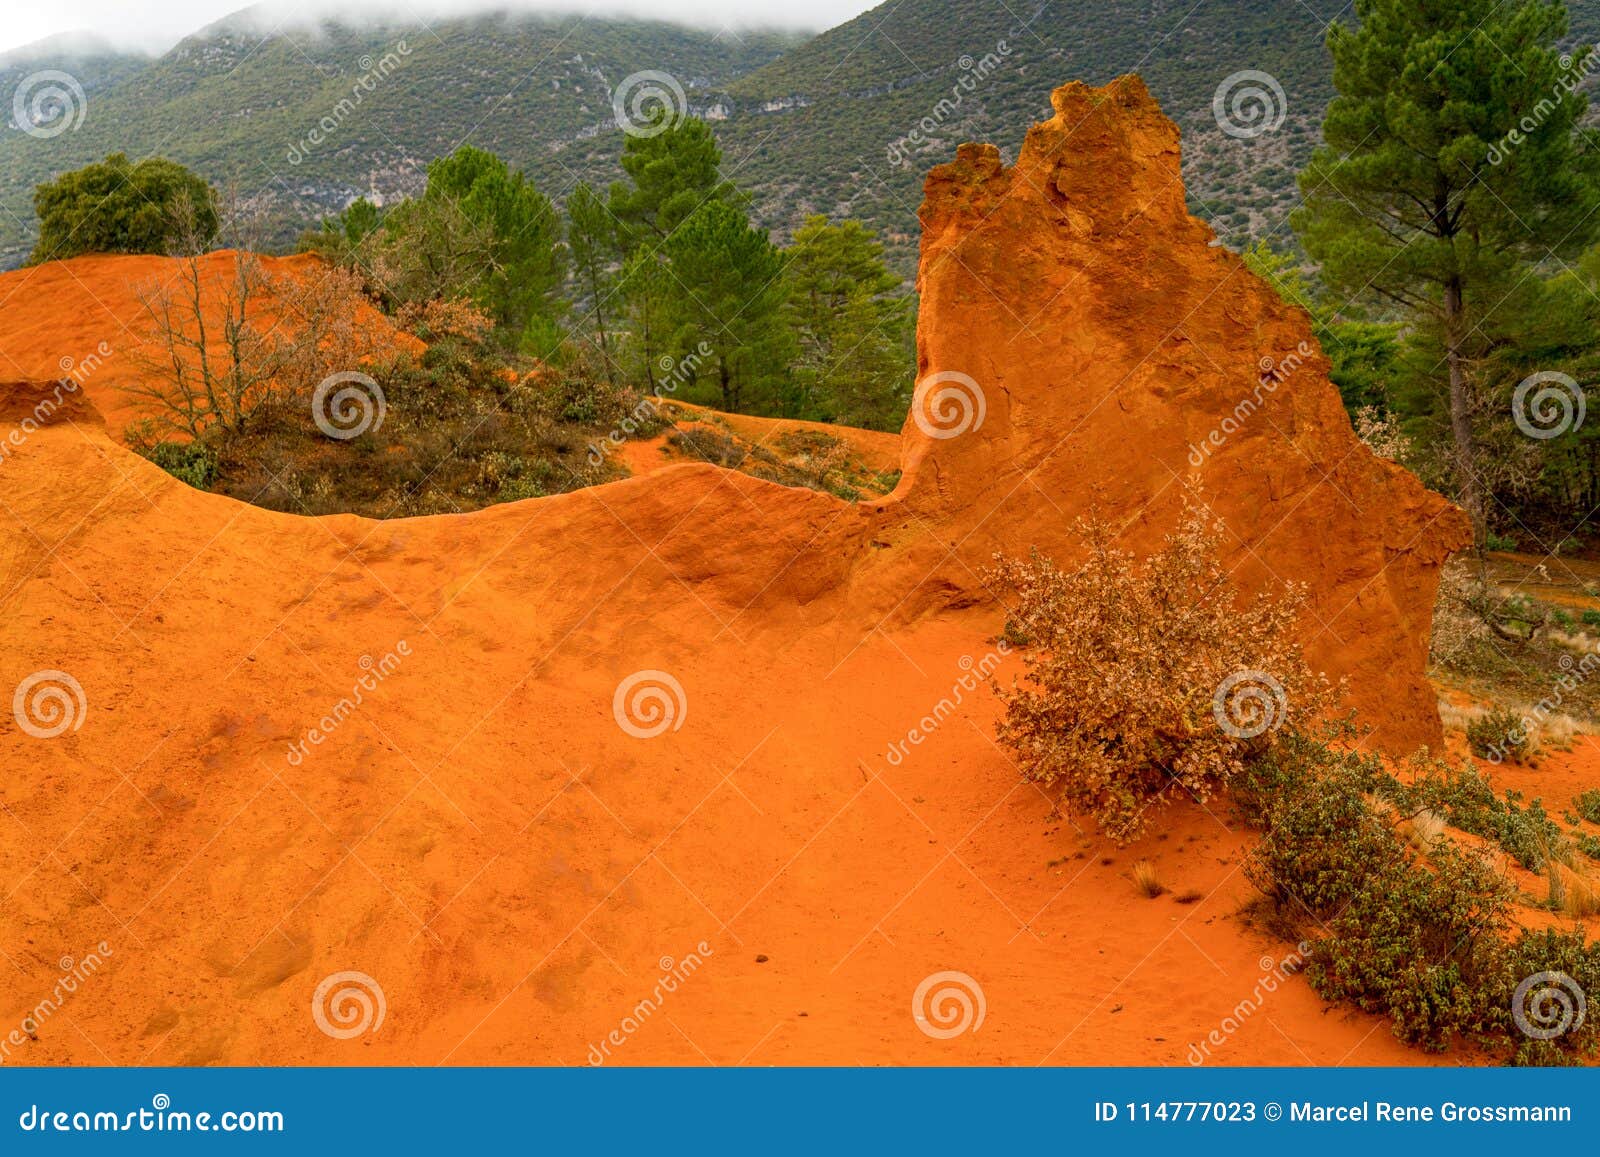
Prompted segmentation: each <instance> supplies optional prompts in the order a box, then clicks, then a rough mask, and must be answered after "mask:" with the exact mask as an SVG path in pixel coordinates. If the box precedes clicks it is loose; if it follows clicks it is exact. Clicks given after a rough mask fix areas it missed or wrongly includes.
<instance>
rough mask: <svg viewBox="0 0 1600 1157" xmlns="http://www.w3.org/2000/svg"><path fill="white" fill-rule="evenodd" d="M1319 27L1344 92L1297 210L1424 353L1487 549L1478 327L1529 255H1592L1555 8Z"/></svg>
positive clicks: (1520, 2) (1574, 101)
mask: <svg viewBox="0 0 1600 1157" xmlns="http://www.w3.org/2000/svg"><path fill="white" fill-rule="evenodd" d="M1355 8H1356V17H1357V19H1358V21H1359V24H1358V26H1356V27H1350V26H1347V25H1343V24H1337V23H1336V24H1334V25H1332V26H1330V28H1329V30H1328V48H1329V51H1330V52H1331V53H1332V55H1333V63H1334V75H1333V80H1334V86H1335V88H1336V89H1337V90H1338V96H1336V97H1335V98H1334V100H1333V102H1332V103H1331V104H1330V105H1329V106H1328V113H1327V119H1326V120H1325V122H1324V124H1323V140H1324V144H1323V145H1322V147H1320V148H1319V149H1318V150H1317V151H1316V153H1315V154H1314V155H1313V157H1312V160H1311V162H1310V164H1309V165H1308V166H1307V168H1306V170H1305V171H1304V172H1303V173H1302V174H1301V176H1300V188H1301V191H1302V193H1303V194H1304V197H1305V203H1304V205H1303V206H1302V207H1301V209H1299V210H1298V211H1297V212H1296V213H1295V214H1294V217H1293V222H1294V225H1295V228H1296V230H1297V231H1298V232H1299V234H1300V238H1301V241H1302V243H1303V244H1304V246H1305V248H1306V251H1307V252H1308V253H1309V254H1310V255H1311V256H1312V257H1313V258H1314V259H1315V260H1316V261H1318V262H1320V264H1321V270H1322V276H1323V277H1324V279H1325V280H1326V281H1327V283H1328V285H1329V287H1330V288H1331V289H1333V290H1334V291H1335V292H1336V293H1339V294H1345V295H1351V296H1361V297H1371V298H1377V299H1380V300H1383V301H1385V302H1387V303H1389V304H1390V305H1392V306H1393V307H1394V308H1395V309H1397V310H1398V311H1399V312H1400V313H1401V315H1402V316H1403V317H1404V318H1405V319H1406V320H1407V321H1408V322H1409V323H1410V324H1411V325H1412V326H1413V328H1414V332H1415V334H1416V335H1417V336H1418V337H1419V338H1427V339H1429V340H1432V341H1434V342H1435V343H1436V348H1437V351H1438V354H1439V357H1438V365H1439V366H1440V372H1439V374H1438V379H1439V381H1440V388H1441V390H1442V392H1443V393H1444V395H1445V396H1446V397H1447V399H1448V412H1449V423H1450V430H1449V457H1450V463H1451V473H1452V475H1453V477H1454V479H1455V484H1456V492H1457V494H1458V496H1459V498H1460V500H1461V503H1462V505H1463V506H1465V507H1466V509H1467V512H1468V514H1469V515H1470V516H1471V518H1472V522H1473V526H1474V531H1475V534H1476V537H1477V541H1478V542H1479V543H1480V544H1481V543H1482V542H1483V541H1484V535H1485V529H1486V516H1487V504H1488V499H1489V495H1488V493H1487V491H1486V488H1485V486H1484V484H1483V479H1482V475H1483V471H1482V464H1481V462H1480V455H1479V431H1478V429H1477V428H1476V423H1475V414H1476V413H1477V412H1478V411H1479V406H1478V405H1477V404H1476V402H1475V399H1474V385H1475V382H1474V373H1473V366H1472V360H1473V357H1474V352H1475V351H1474V345H1475V335H1476V334H1478V333H1481V331H1482V329H1483V327H1484V326H1485V325H1486V324H1488V323H1489V317H1488V315H1489V314H1491V313H1492V312H1493V311H1494V310H1495V308H1496V304H1497V301H1499V300H1500V299H1502V298H1503V297H1504V296H1505V294H1506V293H1507V292H1509V290H1510V289H1511V288H1512V287H1514V286H1515V285H1516V284H1517V283H1518V282H1519V279H1522V278H1524V277H1525V276H1526V274H1527V273H1528V270H1529V266H1530V264H1531V263H1535V262H1540V261H1546V260H1549V259H1552V258H1553V259H1557V260H1565V259H1567V258H1570V257H1572V256H1575V255H1576V254H1578V253H1579V252H1581V251H1582V250H1583V249H1585V248H1586V247H1587V245H1588V244H1589V242H1590V241H1591V240H1592V239H1593V236H1594V234H1595V230H1596V227H1597V226H1600V218H1597V217H1596V216H1595V214H1594V209H1595V207H1596V188H1597V183H1596V166H1595V161H1596V154H1595V153H1594V152H1593V151H1591V150H1589V149H1587V148H1585V147H1583V142H1582V141H1581V140H1580V134H1579V130H1578V124H1579V121H1580V119H1581V118H1582V115H1583V112H1584V109H1585V107H1586V104H1587V102H1586V100H1585V99H1584V98H1583V97H1582V96H1581V95H1580V94H1579V93H1578V92H1576V91H1575V85H1576V83H1577V81H1578V80H1579V79H1580V78H1581V77H1582V76H1583V75H1584V74H1585V73H1586V72H1587V70H1588V67H1589V66H1588V63H1587V61H1588V57H1589V52H1590V51H1591V50H1589V49H1587V48H1585V49H1580V50H1577V51H1575V52H1574V53H1572V55H1571V56H1570V57H1566V56H1563V55H1562V54H1561V53H1560V52H1559V51H1558V50H1557V48H1556V47H1555V46H1556V43H1557V41H1558V40H1560V38H1561V37H1563V36H1564V35H1565V34H1566V31H1567V18H1566V10H1565V8H1564V7H1563V5H1562V4H1560V3H1559V2H1551V0H1356V5H1355Z"/></svg>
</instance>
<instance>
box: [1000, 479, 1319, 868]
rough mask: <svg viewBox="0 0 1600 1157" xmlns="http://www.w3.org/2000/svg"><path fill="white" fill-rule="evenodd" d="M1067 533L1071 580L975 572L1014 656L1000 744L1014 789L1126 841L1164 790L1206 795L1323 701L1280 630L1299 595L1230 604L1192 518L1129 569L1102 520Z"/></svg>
mask: <svg viewBox="0 0 1600 1157" xmlns="http://www.w3.org/2000/svg"><path fill="white" fill-rule="evenodd" d="M1078 529H1079V531H1080V533H1081V534H1082V535H1083V537H1084V539H1085V540H1086V542H1087V544H1088V547H1089V554H1088V559H1087V561H1085V562H1084V564H1083V565H1082V566H1081V567H1080V568H1079V569H1078V570H1076V571H1072V572H1064V571H1062V570H1060V569H1058V568H1057V567H1056V566H1055V565H1054V564H1053V563H1052V562H1051V561H1050V560H1049V559H1047V558H1044V557H1042V556H1040V555H1039V554H1038V553H1037V552H1035V553H1034V554H1033V555H1032V556H1031V557H1029V558H1028V559H1010V558H1005V557H1004V556H999V555H997V556H996V565H995V566H994V568H993V569H992V570H991V571H990V572H988V576H987V577H988V579H989V581H990V582H991V583H992V584H994V585H995V586H996V588H997V589H998V590H1000V591H1001V592H1003V593H1004V594H1005V595H1006V596H1009V597H1008V600H1007V601H1008V602H1011V603H1012V610H1011V612H1010V615H1009V617H1008V619H1007V622H1006V637H1007V638H1013V639H1019V640H1023V641H1025V643H1026V644H1027V647H1028V649H1027V650H1026V651H1025V653H1024V661H1025V663H1026V668H1027V670H1026V674H1025V675H1024V677H1023V679H1024V681H1023V683H1022V684H1014V685H1013V686H1012V687H1011V688H1010V689H1002V688H997V691H998V692H999V694H1000V695H1001V697H1002V699H1003V700H1004V701H1005V705H1006V714H1005V716H1004V718H1003V719H1002V721H1001V723H1000V726H999V735H1000V738H1001V740H1002V741H1003V742H1005V743H1006V744H1007V745H1008V746H1009V747H1010V748H1011V749H1012V750H1013V751H1014V752H1015V753H1016V757H1017V761H1018V764H1019V766H1020V767H1021V770H1022V773H1023V775H1024V777H1025V778H1027V779H1029V780H1031V781H1033V782H1035V783H1039V784H1041V785H1043V786H1045V787H1046V788H1047V789H1049V788H1053V789H1055V791H1056V792H1057V793H1058V795H1059V799H1060V802H1061V804H1063V805H1065V806H1066V807H1067V808H1068V809H1070V810H1073V811H1079V812H1083V813H1087V814H1088V815H1090V816H1092V817H1093V818H1094V819H1095V820H1096V821H1097V822H1098V823H1099V825H1100V827H1101V828H1102V829H1103V830H1104V831H1105V832H1106V833H1107V834H1108V835H1110V836H1112V837H1113V838H1114V839H1117V840H1118V841H1121V842H1124V843H1125V842H1127V841H1129V840H1132V839H1135V838H1137V837H1138V836H1139V835H1141V834H1142V833H1143V832H1144V830H1145V827H1146V825H1147V822H1148V821H1147V813H1148V811H1149V809H1150V808H1151V807H1152V806H1153V805H1154V804H1155V803H1157V802H1160V801H1162V800H1164V799H1165V797H1166V796H1167V794H1168V793H1169V792H1171V791H1172V790H1174V789H1178V790H1182V791H1184V792H1186V793H1188V794H1189V795H1191V796H1193V797H1194V798H1196V799H1198V800H1201V801H1205V800H1207V799H1209V798H1210V797H1211V796H1212V795H1213V794H1214V793H1215V792H1216V791H1217V790H1218V789H1219V788H1221V787H1222V786H1223V785H1224V784H1226V783H1227V781H1228V780H1229V778H1230V777H1232V776H1233V775H1234V774H1235V773H1237V772H1238V771H1240V770H1241V769H1242V767H1243V766H1244V761H1245V760H1246V759H1247V758H1248V757H1250V756H1251V755H1252V754H1259V753H1260V752H1262V751H1264V750H1266V749H1267V748H1269V747H1270V746H1271V745H1272V744H1273V743H1274V742H1275V739H1276V737H1277V735H1278V734H1279V733H1280V730H1281V729H1283V728H1285V727H1286V726H1287V727H1293V726H1296V725H1300V724H1304V723H1308V722H1310V721H1312V720H1314V719H1316V718H1317V717H1319V716H1322V715H1324V714H1326V713H1327V712H1328V711H1329V710H1330V709H1331V708H1332V707H1333V705H1334V702H1335V700H1336V695H1335V694H1334V691H1333V689H1331V688H1330V687H1329V685H1328V682H1327V680H1326V679H1324V678H1322V677H1321V676H1319V675H1314V674H1313V673H1312V672H1311V670H1310V669H1309V668H1308V667H1307V665H1306V662H1305V660H1304V658H1303V657H1302V655H1301V652H1300V648H1299V646H1298V645H1297V644H1296V643H1295V642H1294V641H1293V638H1292V635H1291V631H1292V628H1293V626H1294V624H1295V622H1296V619H1297V617H1298V615H1299V611H1300V609H1301V607H1302V605H1303V602H1304V597H1305V596H1304V592H1303V591H1302V590H1300V589H1298V588H1294V587H1289V588H1285V589H1283V590H1281V591H1279V592H1277V593H1276V594H1269V593H1263V594H1261V595H1259V596H1258V597H1256V598H1254V599H1251V600H1244V599H1241V598H1240V597H1239V595H1238V592H1237V591H1236V590H1235V589H1234V587H1233V584H1232V583H1231V581H1230V579H1229V577H1228V574H1227V572H1226V570H1225V569H1224V568H1223V566H1222V564H1221V562H1220V560H1219V557H1218V551H1217V545H1218V540H1219V532H1220V528H1218V527H1213V526H1212V525H1211V524H1210V523H1209V521H1208V520H1207V518H1206V517H1205V515H1204V513H1203V512H1202V511H1200V510H1199V509H1195V508H1191V509H1190V510H1188V511H1187V512H1186V513H1185V515H1184V517H1183V519H1182V521H1181V522H1180V524H1179V526H1178V528H1177V529H1176V530H1175V531H1174V532H1173V533H1172V534H1170V535H1168V536H1167V537H1166V539H1165V544H1164V546H1163V547H1162V549H1160V550H1159V551H1157V552H1156V553H1154V554H1152V555H1150V556H1149V557H1148V558H1146V559H1143V560H1135V559H1134V558H1133V557H1132V556H1131V555H1129V554H1127V553H1126V552H1124V551H1120V550H1117V549H1116V548H1115V547H1114V546H1113V545H1112V542H1113V531H1112V528H1111V527H1110V526H1109V525H1108V524H1106V523H1105V522H1102V521H1098V520H1087V521H1082V522H1080V523H1079V524H1078Z"/></svg>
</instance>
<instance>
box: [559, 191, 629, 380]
mask: <svg viewBox="0 0 1600 1157" xmlns="http://www.w3.org/2000/svg"><path fill="white" fill-rule="evenodd" d="M567 219H568V222H569V224H568V229H567V247H568V249H569V250H570V251H571V254H572V268H573V273H574V274H575V275H576V278H577V292H578V297H579V303H578V304H579V308H580V309H582V310H583V321H582V322H581V323H580V324H581V325H582V327H583V328H584V329H587V330H589V331H590V332H591V333H593V335H594V342H595V345H596V347H597V348H598V349H599V351H600V360H601V361H602V362H603V363H604V364H605V373H606V380H607V381H608V382H610V383H611V384H612V385H615V384H616V381H617V376H616V352H615V350H614V349H613V337H612V334H611V325H612V324H613V323H614V320H615V317H616V313H617V311H618V309H620V307H621V303H620V302H618V301H615V300H614V298H615V297H616V295H617V278H618V269H617V265H618V261H619V258H620V253H621V250H620V246H619V244H618V240H617V219H616V218H615V217H614V216H612V213H611V210H610V209H608V208H607V207H606V204H605V202H604V201H602V200H601V199H600V197H599V196H598V195H597V194H596V193H595V191H594V190H593V189H591V188H590V187H589V186H588V185H586V184H584V183H583V182H582V181H580V182H578V184H577V186H576V187H575V188H574V189H573V190H572V193H571V194H570V195H569V196H568V197H567Z"/></svg>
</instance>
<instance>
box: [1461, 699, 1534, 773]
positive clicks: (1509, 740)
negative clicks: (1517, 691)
mask: <svg viewBox="0 0 1600 1157" xmlns="http://www.w3.org/2000/svg"><path fill="white" fill-rule="evenodd" d="M1467 748H1468V750H1470V751H1471V752H1472V754H1473V755H1476V756H1477V757H1478V758H1479V759H1487V760H1490V761H1491V762H1493V763H1502V762H1504V761H1506V760H1510V761H1511V762H1512V763H1522V762H1524V761H1525V760H1526V759H1527V757H1528V756H1529V755H1530V754H1531V753H1532V751H1533V737H1532V736H1530V735H1529V734H1528V733H1527V730H1526V729H1525V728H1524V727H1523V726H1522V717H1521V716H1520V715H1518V714H1517V713H1516V712H1515V711H1511V710H1508V709H1506V708H1497V709H1496V710H1494V711H1490V712H1489V713H1488V714H1486V715H1484V716H1482V717H1481V718H1478V719H1474V720H1472V722H1470V723H1468V724H1467Z"/></svg>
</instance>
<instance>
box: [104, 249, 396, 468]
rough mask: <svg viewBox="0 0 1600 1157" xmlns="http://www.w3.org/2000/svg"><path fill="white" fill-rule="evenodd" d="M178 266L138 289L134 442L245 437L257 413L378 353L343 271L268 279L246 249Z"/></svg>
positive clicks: (364, 305) (353, 283)
mask: <svg viewBox="0 0 1600 1157" xmlns="http://www.w3.org/2000/svg"><path fill="white" fill-rule="evenodd" d="M177 262H178V265H177V271H176V273H175V275H174V276H173V277H172V278H171V279H170V280H167V281H165V282H160V283H155V284H151V285H147V286H143V287H141V288H140V289H139V290H138V291H137V292H138V296H139V301H140V305H141V306H142V308H143V310H144V315H145V329H146V334H147V337H146V343H145V345H144V346H142V347H140V348H139V349H138V350H137V351H136V352H135V353H134V355H133V359H134V362H135V364H136V365H138V366H139V368H140V370H141V374H140V377H139V379H138V380H136V381H133V382H131V383H129V384H127V385H125V386H124V387H123V389H124V390H125V392H127V393H128V394H129V395H130V396H132V397H133V398H134V399H135V401H136V402H137V403H138V405H139V409H140V410H141V411H142V413H143V415H144V417H143V420H142V422H141V423H140V425H139V427H138V429H137V430H135V431H134V432H133V435H134V441H135V442H136V443H146V444H152V445H153V444H155V443H158V442H160V441H162V440H165V439H167V438H170V437H173V436H176V437H178V438H181V439H185V440H190V441H198V440H200V439H202V438H207V437H223V438H226V437H228V436H233V435H239V434H243V433H244V432H245V431H246V429H247V428H248V427H249V426H250V424H251V420H252V418H253V417H254V416H255V415H256V414H257V413H258V412H259V411H260V410H261V409H262V407H264V406H266V405H268V404H270V403H272V402H274V401H285V400H289V399H299V398H301V397H302V396H309V394H310V392H311V391H312V390H313V389H315V387H316V385H317V383H318V382H320V381H321V380H322V379H323V378H324V377H326V376H327V375H328V374H330V373H334V372H336V371H340V370H352V369H355V368H357V367H359V366H361V365H364V364H367V363H368V362H370V361H371V360H372V359H373V358H374V357H376V356H377V355H378V354H379V353H380V352H382V351H381V350H380V348H379V345H378V342H377V340H376V339H375V337H374V333H375V327H374V326H373V325H372V316H371V314H372V310H371V307H370V305H369V303H368V301H367V299H366V297H365V295H364V294H363V292H362V283H361V279H360V278H359V276H357V275H356V274H355V273H353V272H352V271H350V270H348V269H344V268H338V267H323V268H318V269H316V270H314V271H311V272H309V273H306V274H303V275H296V274H273V273H269V272H267V270H266V268H265V267H264V266H263V265H262V262H261V259H260V258H258V257H257V256H256V255H255V254H253V253H249V252H246V251H243V250H241V251H239V252H237V253H236V254H234V256H233V260H232V261H231V262H228V263H222V262H219V261H218V260H217V259H216V257H215V255H213V256H212V257H210V258H208V257H205V256H202V255H201V254H199V253H183V254H182V255H181V256H179V257H178V258H177Z"/></svg>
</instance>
